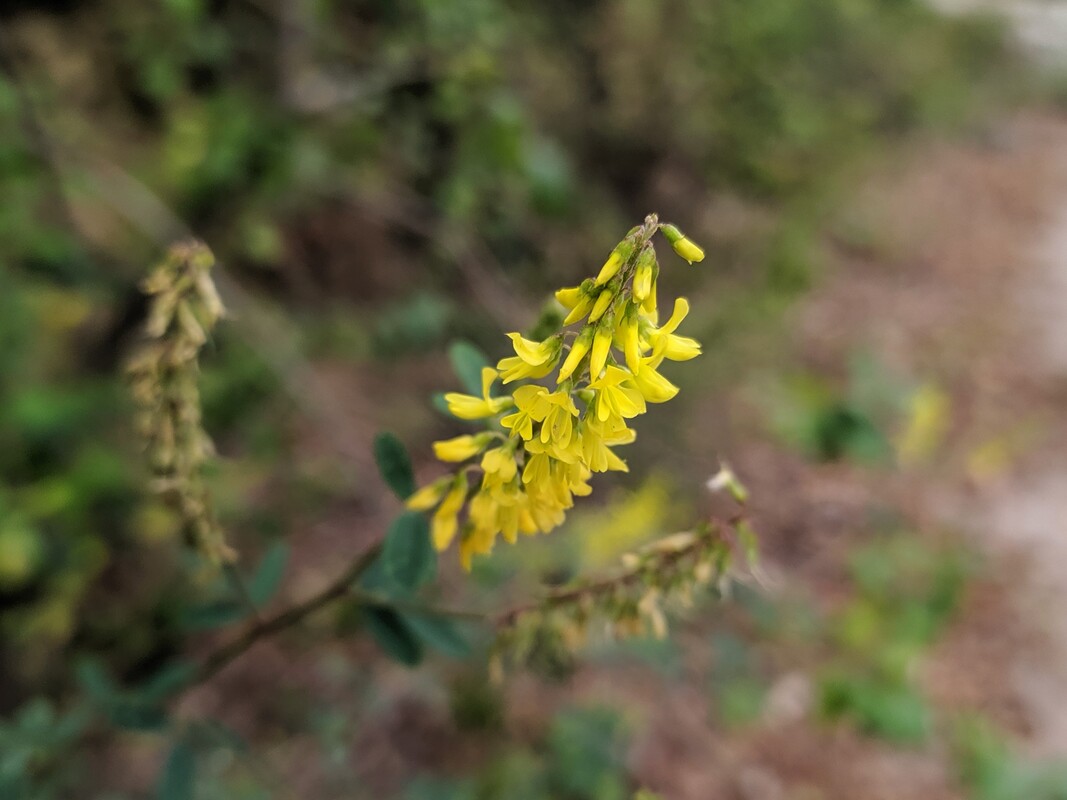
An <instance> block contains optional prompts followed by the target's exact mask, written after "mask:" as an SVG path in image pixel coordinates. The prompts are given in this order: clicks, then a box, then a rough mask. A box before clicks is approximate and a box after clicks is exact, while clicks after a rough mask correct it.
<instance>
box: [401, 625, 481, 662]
mask: <svg viewBox="0 0 1067 800" xmlns="http://www.w3.org/2000/svg"><path fill="white" fill-rule="evenodd" d="M404 621H405V622H407V624H408V626H409V627H410V628H411V629H412V630H413V631H414V632H415V633H416V634H418V636H419V638H420V639H422V640H423V641H424V642H426V644H428V645H430V647H433V648H434V649H436V650H439V651H441V652H442V653H444V654H445V655H446V656H450V657H452V658H466V657H467V656H469V655H470V654H471V647H470V645H469V644H468V643H467V640H466V639H464V638H463V636H462V635H461V634H460V632H459V629H458V627H457V626H456V623H455V622H453V621H452V620H450V619H448V618H447V617H441V616H437V615H433V614H405V615H404Z"/></svg>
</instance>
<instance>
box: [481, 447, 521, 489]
mask: <svg viewBox="0 0 1067 800" xmlns="http://www.w3.org/2000/svg"><path fill="white" fill-rule="evenodd" d="M481 466H482V472H484V473H485V483H486V484H487V485H490V486H501V485H503V484H505V483H509V482H510V481H511V479H512V478H514V477H515V476H516V475H517V474H518V466H517V465H516V464H515V451H514V450H513V449H512V448H510V447H509V446H507V445H505V446H503V447H494V448H493V449H492V450H486V451H485V455H484V456H482V465H481Z"/></svg>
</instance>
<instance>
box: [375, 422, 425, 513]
mask: <svg viewBox="0 0 1067 800" xmlns="http://www.w3.org/2000/svg"><path fill="white" fill-rule="evenodd" d="M374 460H375V461H377V462H378V471H379V472H381V474H382V480H384V481H385V482H386V483H387V484H388V485H389V488H390V489H392V490H393V492H395V493H396V496H397V497H399V498H400V499H401V500H406V499H407V498H408V497H410V496H411V495H412V494H413V493H414V492H415V474H414V473H413V472H412V471H411V459H410V458H409V457H408V451H407V449H406V448H405V447H404V445H403V444H402V443H401V441H400V440H399V439H397V438H396V437H395V436H393V434H391V433H379V434H378V435H377V436H375V437H374Z"/></svg>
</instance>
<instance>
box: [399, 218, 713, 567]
mask: <svg viewBox="0 0 1067 800" xmlns="http://www.w3.org/2000/svg"><path fill="white" fill-rule="evenodd" d="M657 232H660V233H662V234H663V235H664V236H665V237H666V238H667V240H668V241H669V242H670V243H671V245H672V247H673V248H674V250H675V252H676V253H678V255H680V256H681V257H682V258H684V259H685V260H686V261H688V262H689V263H693V262H694V261H701V260H702V259H703V258H704V252H703V251H702V250H701V249H700V248H699V247H697V245H695V244H694V243H693V242H692V241H691V240H689V239H688V238H686V237H685V236H684V235H683V234H682V233H681V232H680V231H679V230H678V229H677V228H676V227H675V226H673V225H666V224H661V223H660V222H659V221H658V219H657V218H656V216H655V215H650V216H649V217H647V218H646V219H645V222H644V224H643V225H639V226H637V227H635V228H633V229H632V230H631V231H630V232H629V233H628V234H627V236H626V238H625V239H623V240H622V241H621V242H620V243H619V244H618V245H617V246H616V247H615V249H614V250H612V252H611V254H610V255H609V256H608V259H607V261H606V262H605V263H604V266H603V267H602V268H601V270H600V272H599V274H597V276H596V277H595V278H590V279H588V280H586V281H584V282H582V283H581V284H580V285H579V286H575V287H572V288H565V289H560V290H559V291H558V292H556V299H557V300H559V302H560V304H561V305H562V306H563V307H564V309H565V310H566V312H567V314H566V316H565V318H564V319H563V325H562V328H563V330H560V331H559V332H557V333H555V334H554V335H552V336H549V337H548V338H546V339H544V340H543V341H532V340H530V339H527V338H525V337H523V336H522V335H521V334H519V333H509V334H508V337H509V338H510V339H511V344H512V349H513V350H514V352H515V355H513V356H510V357H508V358H504V359H502V360H501V361H500V362H499V363H498V364H497V366H496V369H492V368H490V367H486V368H484V369H483V370H482V391H481V396H480V397H475V396H473V395H466V394H459V393H451V394H447V395H445V401H446V402H447V404H448V409H449V411H450V412H451V413H452V414H453V415H454V416H456V417H458V418H459V419H463V420H487V421H488V423H489V426H490V427H489V429H488V430H486V431H484V432H482V433H478V434H473V435H464V436H459V437H456V438H454V439H449V440H446V441H441V442H436V443H435V444H434V452H435V453H436V455H437V457H438V458H439V459H441V460H442V461H446V462H452V463H463V462H467V463H465V464H464V465H463V466H461V467H459V468H458V469H457V470H456V471H455V472H454V473H452V474H450V475H447V476H445V477H443V478H441V479H439V480H437V481H435V482H433V483H431V484H429V485H427V486H425V487H423V488H421V489H419V490H418V491H417V492H415V494H413V495H412V496H411V497H410V498H408V501H407V504H408V507H409V508H412V509H416V510H422V511H429V510H431V509H436V510H434V513H433V519H432V531H433V540H434V545H435V546H436V547H437V549H438V550H444V549H446V548H447V547H448V546H449V545H450V544H451V543H452V541H453V540H454V539H455V538H456V536H457V535H459V541H460V544H459V553H460V560H461V562H462V563H463V566H464V567H465V568H467V569H469V568H470V564H471V558H472V556H473V555H474V554H476V553H488V552H489V551H490V550H491V549H492V547H493V545H494V543H495V541H496V538H497V536H499V535H501V534H503V536H504V538H505V539H506V540H507V541H508V542H511V543H514V542H515V541H516V539H517V538H518V534H519V533H520V532H521V533H524V534H533V533H537V532H542V533H547V532H548V531H550V530H552V529H553V528H555V527H557V526H558V525H560V523H562V522H563V519H564V516H565V514H566V511H567V509H569V508H571V506H573V504H574V497H575V496H579V497H582V496H585V495H588V494H589V493H590V492H591V491H592V489H591V487H590V485H589V479H590V478H591V476H592V474H593V473H595V472H606V471H608V470H620V471H626V462H625V461H623V460H622V459H621V458H620V457H619V456H618V455H617V454H616V453H615V450H614V448H616V447H618V446H620V445H625V444H629V443H630V442H633V441H634V438H635V435H636V434H635V433H634V431H633V430H632V429H631V428H630V427H629V420H631V419H633V418H634V417H637V416H638V415H640V414H643V413H645V411H646V410H647V408H648V404H649V403H663V402H666V401H668V400H670V399H671V398H673V397H674V396H675V395H676V394H677V393H678V387H676V386H675V385H674V384H673V383H671V382H670V381H669V380H668V379H667V378H665V377H664V376H663V375H662V374H661V373H660V371H659V370H660V367H661V365H662V364H663V362H664V360H670V361H686V360H688V359H691V358H694V357H696V356H698V355H700V352H701V350H700V343H699V342H697V341H696V340H695V339H691V338H689V337H686V336H679V335H678V334H677V333H676V331H677V329H678V326H679V325H680V324H681V322H682V320H683V319H685V316H686V314H688V312H689V303H688V302H687V301H686V300H685V299H684V298H679V299H678V300H676V301H675V303H674V308H673V313H672V314H671V315H670V318H669V319H668V320H667V321H666V322H665V323H663V324H662V325H661V324H659V316H658V306H657V297H656V287H657V281H658V276H659V264H658V263H657V260H656V252H655V249H654V248H653V246H652V241H651V240H652V237H653V235H654V234H655V233H657ZM579 325H580V327H577V326H579ZM572 326H573V327H572ZM557 369H558V371H557ZM553 372H556V377H555V382H554V385H549V386H546V385H543V384H542V383H536V382H535V381H542V380H544V379H546V378H548V377H549V376H550V375H551V374H552V373H553ZM498 379H499V380H501V381H502V382H503V383H504V384H511V383H514V382H516V381H527V382H526V383H524V384H523V385H521V386H518V387H517V388H515V389H514V390H513V391H512V393H511V394H510V395H509V394H503V395H499V396H495V395H494V394H493V391H492V389H493V385H494V384H495V382H496V381H497V380H498ZM472 459H478V460H477V462H473V461H472ZM479 475H480V479H479Z"/></svg>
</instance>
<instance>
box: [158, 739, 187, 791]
mask: <svg viewBox="0 0 1067 800" xmlns="http://www.w3.org/2000/svg"><path fill="white" fill-rule="evenodd" d="M195 784H196V754H195V753H194V752H193V748H191V747H190V746H189V745H188V744H187V743H186V742H178V743H177V744H176V745H174V747H173V749H172V750H171V751H170V755H169V756H167V763H165V764H164V765H163V772H162V773H161V774H160V776H159V790H158V794H157V796H158V798H159V800H193V790H194V789H195Z"/></svg>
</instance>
